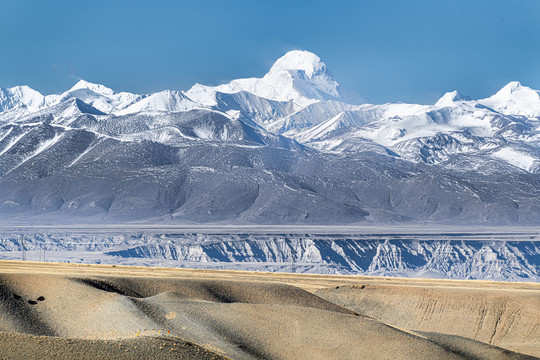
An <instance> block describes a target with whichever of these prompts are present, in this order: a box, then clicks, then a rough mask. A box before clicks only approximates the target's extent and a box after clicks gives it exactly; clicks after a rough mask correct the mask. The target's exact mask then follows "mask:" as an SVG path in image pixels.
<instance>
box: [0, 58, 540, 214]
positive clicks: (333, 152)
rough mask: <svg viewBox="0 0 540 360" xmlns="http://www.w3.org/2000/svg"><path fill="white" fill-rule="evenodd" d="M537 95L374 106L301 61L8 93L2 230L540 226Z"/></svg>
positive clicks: (0, 147)
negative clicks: (262, 70) (144, 81)
mask: <svg viewBox="0 0 540 360" xmlns="http://www.w3.org/2000/svg"><path fill="white" fill-rule="evenodd" d="M539 200H540V92H539V91H538V90H534V89H531V88H529V87H527V86H524V85H522V84H520V83H519V82H511V83H509V84H507V85H506V86H504V87H503V88H502V89H501V90H499V91H498V92H497V93H496V94H494V95H493V96H491V97H488V98H485V99H477V100H474V99H471V98H469V97H467V96H464V95H462V94H460V93H459V92H458V91H453V92H448V93H446V94H444V95H443V96H442V97H441V98H440V99H439V100H438V101H437V102H436V103H435V104H433V105H420V104H404V103H388V104H378V105H375V104H369V103H368V102H367V101H366V100H365V99H364V98H363V97H362V96H360V95H358V94H356V93H355V92H354V91H352V90H350V89H346V88H344V87H342V86H341V85H340V84H339V83H338V82H337V80H336V79H335V78H334V76H333V75H332V74H331V73H330V72H329V70H328V69H327V67H326V65H325V64H324V62H323V61H321V59H320V58H319V57H318V56H317V55H315V54H312V53H310V52H307V51H291V52H288V53H287V54H285V55H284V56H283V57H281V58H280V59H278V60H277V61H276V62H275V63H274V65H273V66H272V67H271V69H270V70H269V72H268V73H267V74H266V75H264V76H263V77H262V78H247V79H237V80H233V81H231V82H229V83H227V84H222V85H219V86H205V85H201V84H195V85H194V86H193V87H192V88H191V89H189V90H187V91H177V90H165V91H161V92H157V93H153V94H132V93H127V92H116V91H114V90H112V89H110V88H108V87H106V86H104V85H99V84H93V83H90V82H87V81H84V80H81V81H79V82H77V83H76V84H75V85H74V86H73V87H72V88H71V89H69V90H67V91H66V92H64V93H62V94H53V95H42V94H40V93H39V92H38V91H35V90H33V89H31V88H29V87H28V86H17V87H12V88H4V89H0V218H1V219H2V220H0V222H6V223H55V224H57V223H98V222H99V223H102V222H107V223H125V222H145V223H186V224H189V223H234V224H244V223H245V224H259V223H260V224H342V223H347V224H401V223H418V224H444V225H455V224H469V225H540V201H539Z"/></svg>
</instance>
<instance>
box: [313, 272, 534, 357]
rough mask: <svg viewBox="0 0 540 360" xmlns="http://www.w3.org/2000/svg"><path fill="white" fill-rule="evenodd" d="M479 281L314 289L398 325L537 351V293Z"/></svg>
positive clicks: (325, 295) (363, 312) (346, 304)
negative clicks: (471, 285)
mask: <svg viewBox="0 0 540 360" xmlns="http://www.w3.org/2000/svg"><path fill="white" fill-rule="evenodd" d="M481 285H484V286H485V283H483V282H482V283H479V284H478V286H479V288H478V289H477V291H476V292H475V293H471V292H469V291H467V288H466V287H465V286H463V284H462V283H449V284H445V286H437V285H435V284H430V285H427V286H426V284H424V286H421V285H420V286H414V287H405V286H402V285H401V286H399V285H397V286H396V285H382V284H366V285H363V286H339V287H337V288H336V287H334V288H328V289H321V290H318V291H317V292H315V293H316V294H317V295H318V296H320V297H322V298H323V299H326V300H329V301H331V302H334V303H336V304H340V305H343V306H344V307H346V308H348V309H351V310H353V311H356V312H359V313H362V314H364V315H367V316H370V317H372V318H374V319H377V320H379V321H383V322H385V323H387V324H389V325H393V326H397V327H399V328H406V329H414V330H418V331H425V332H439V333H440V332H444V333H446V334H453V335H459V336H464V337H468V338H471V339H474V340H478V341H481V342H484V343H488V344H491V345H496V346H501V347H504V348H507V349H511V350H514V351H518V352H523V353H527V354H538V353H539V350H540V344H539V343H538V341H535V340H534V339H538V338H539V337H540V327H539V326H538V319H539V317H540V306H539V305H540V298H539V296H538V293H537V292H535V291H530V290H528V289H519V288H518V287H517V286H516V289H515V291H514V292H513V293H512V294H511V295H509V294H508V293H507V292H504V291H500V289H497V288H495V287H494V286H493V287H488V286H485V287H484V288H482V287H481Z"/></svg>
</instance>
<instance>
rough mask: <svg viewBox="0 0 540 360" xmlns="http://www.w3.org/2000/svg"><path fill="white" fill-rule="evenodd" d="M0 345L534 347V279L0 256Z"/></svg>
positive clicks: (102, 354)
mask: <svg viewBox="0 0 540 360" xmlns="http://www.w3.org/2000/svg"><path fill="white" fill-rule="evenodd" d="M0 296H1V297H2V301H1V302H0V330H1V332H0V357H1V358H6V359H10V358H12V359H19V358H43V359H45V358H56V359H72V358H79V359H96V358H100V359H101V358H103V359H106V358H110V359H147V358H160V359H167V358H177V359H178V358H180V359H182V358H184V359H220V358H230V359H255V358H264V359H308V358H309V359H389V358H392V359H470V358H475V359H532V358H535V357H539V356H540V284H538V283H509V282H487V281H454V280H428V279H400V278H380V277H362V276H332V275H306V274H285V273H262V272H242V271H218V270H189V269H172V268H143V267H127V266H99V265H80V264H59V263H32V262H16V261H2V262H0Z"/></svg>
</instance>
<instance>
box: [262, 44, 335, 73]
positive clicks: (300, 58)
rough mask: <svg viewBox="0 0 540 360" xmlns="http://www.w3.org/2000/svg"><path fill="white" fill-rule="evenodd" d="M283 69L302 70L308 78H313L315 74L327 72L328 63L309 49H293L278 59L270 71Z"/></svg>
mask: <svg viewBox="0 0 540 360" xmlns="http://www.w3.org/2000/svg"><path fill="white" fill-rule="evenodd" d="M282 70H285V71H289V70H296V71H298V70H300V71H303V72H304V73H305V74H306V75H307V77H308V78H311V77H312V76H313V74H318V73H324V72H326V64H325V63H324V62H322V61H321V59H320V58H319V57H318V56H317V55H315V54H313V53H311V52H309V51H305V50H293V51H289V52H288V53H286V54H285V55H283V56H282V57H280V58H279V59H277V60H276V62H275V63H274V65H272V68H271V69H270V72H275V71H282Z"/></svg>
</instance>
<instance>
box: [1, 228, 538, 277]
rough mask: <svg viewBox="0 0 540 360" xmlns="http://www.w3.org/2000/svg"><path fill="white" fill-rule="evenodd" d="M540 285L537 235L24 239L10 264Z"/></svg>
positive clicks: (6, 241) (10, 254)
mask: <svg viewBox="0 0 540 360" xmlns="http://www.w3.org/2000/svg"><path fill="white" fill-rule="evenodd" d="M23 248H24V249H25V250H26V251H25V256H26V258H27V260H43V258H44V259H45V260H46V261H47V260H50V261H53V260H55V261H70V262H89V263H113V264H114V263H117V264H125V265H154V266H171V267H185V266H188V267H196V268H220V269H241V270H258V271H287V272H305V273H329V274H364V275H383V276H402V277H428V278H450V279H489V280H505V281H540V241H538V235H537V234H525V233H519V234H502V233H493V234H485V233H484V234H481V233H478V234H476V233H470V234H375V235H339V234H338V235H317V234H311V235H310V234H200V233H199V234H197V233H184V234H159V233H153V234H131V235H120V234H116V235H115V234H94V235H93V234H88V233H85V234H73V233H71V234H40V233H36V234H32V235H27V236H26V237H25V238H24V243H23V237H21V236H20V235H17V234H3V235H0V250H1V252H0V254H1V256H2V258H4V259H21V257H22V250H23Z"/></svg>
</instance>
